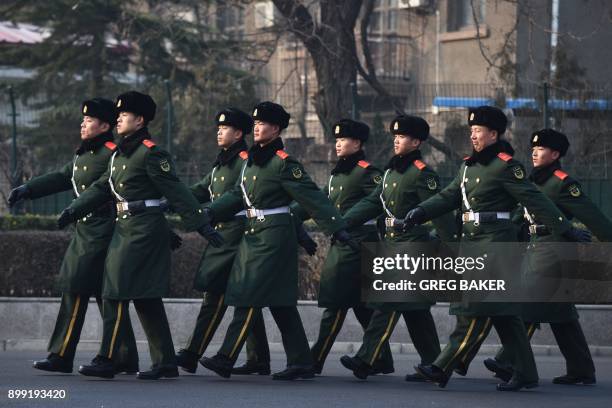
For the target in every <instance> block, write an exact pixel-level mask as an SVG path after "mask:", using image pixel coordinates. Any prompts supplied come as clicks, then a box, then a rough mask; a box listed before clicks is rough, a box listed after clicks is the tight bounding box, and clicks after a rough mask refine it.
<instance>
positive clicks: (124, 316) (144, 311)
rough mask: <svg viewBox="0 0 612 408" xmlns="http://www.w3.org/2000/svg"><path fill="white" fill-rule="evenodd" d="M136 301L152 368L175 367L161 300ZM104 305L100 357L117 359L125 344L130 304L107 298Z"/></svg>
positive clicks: (166, 319)
mask: <svg viewBox="0 0 612 408" xmlns="http://www.w3.org/2000/svg"><path fill="white" fill-rule="evenodd" d="M133 302H134V307H135V308H136V313H138V319H139V320H140V323H141V325H142V328H143V329H144V332H145V335H146V336H147V341H148V342H149V353H150V354H151V362H152V363H153V366H156V365H159V364H172V365H176V359H175V355H174V345H173V344H172V335H171V334H170V326H169V325H168V317H167V316H166V310H165V309H164V303H163V302H162V299H161V298H153V299H134V300H133ZM102 303H103V306H102V307H103V317H104V318H103V329H102V343H101V344H100V351H99V352H98V355H100V356H103V357H107V358H109V359H111V360H115V358H116V357H115V356H116V355H117V351H118V345H119V344H120V343H121V342H122V341H123V336H124V333H125V331H126V326H127V324H129V321H130V320H129V315H130V312H129V306H130V301H129V300H115V299H104V300H103V302H102Z"/></svg>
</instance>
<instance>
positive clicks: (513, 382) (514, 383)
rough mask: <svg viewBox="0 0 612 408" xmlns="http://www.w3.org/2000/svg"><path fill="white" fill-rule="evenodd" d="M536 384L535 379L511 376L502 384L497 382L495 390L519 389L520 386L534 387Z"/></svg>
mask: <svg viewBox="0 0 612 408" xmlns="http://www.w3.org/2000/svg"><path fill="white" fill-rule="evenodd" d="M537 386H538V382H537V381H525V380H519V379H518V378H516V377H512V378H511V379H510V381H508V382H507V383H503V384H497V391H519V390H520V389H522V388H527V389H529V388H535V387H537Z"/></svg>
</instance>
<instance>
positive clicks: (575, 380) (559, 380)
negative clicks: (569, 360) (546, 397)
mask: <svg viewBox="0 0 612 408" xmlns="http://www.w3.org/2000/svg"><path fill="white" fill-rule="evenodd" d="M552 382H553V384H563V385H577V384H584V385H593V384H595V383H597V380H596V379H595V376H594V375H589V376H576V375H569V374H565V375H562V376H560V377H555V378H553V380H552Z"/></svg>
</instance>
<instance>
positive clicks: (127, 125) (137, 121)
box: [117, 112, 144, 137]
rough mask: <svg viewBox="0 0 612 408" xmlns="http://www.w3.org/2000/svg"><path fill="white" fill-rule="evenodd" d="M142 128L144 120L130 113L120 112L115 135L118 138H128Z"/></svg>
mask: <svg viewBox="0 0 612 408" xmlns="http://www.w3.org/2000/svg"><path fill="white" fill-rule="evenodd" d="M143 126H144V118H143V117H142V116H140V115H138V116H137V115H135V114H133V113H132V112H121V113H119V116H118V117H117V133H118V134H119V135H120V136H124V137H125V136H129V135H131V134H132V133H134V132H136V131H137V130H138V129H140V128H142V127H143Z"/></svg>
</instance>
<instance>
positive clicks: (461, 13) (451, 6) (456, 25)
mask: <svg viewBox="0 0 612 408" xmlns="http://www.w3.org/2000/svg"><path fill="white" fill-rule="evenodd" d="M447 4H448V27H447V28H448V31H461V30H465V29H469V28H474V26H475V25H476V24H475V23H474V14H475V15H476V19H477V20H478V24H479V25H480V24H483V22H484V16H485V0H449V1H448V3H447Z"/></svg>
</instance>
